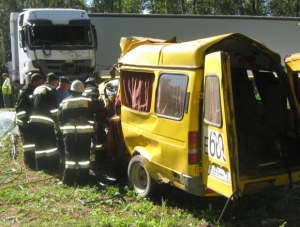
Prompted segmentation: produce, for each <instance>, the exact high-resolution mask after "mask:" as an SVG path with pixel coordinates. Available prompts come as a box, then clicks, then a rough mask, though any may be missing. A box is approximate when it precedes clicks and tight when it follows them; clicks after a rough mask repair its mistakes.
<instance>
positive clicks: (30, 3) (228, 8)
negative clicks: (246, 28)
mask: <svg viewBox="0 0 300 227" xmlns="http://www.w3.org/2000/svg"><path fill="white" fill-rule="evenodd" d="M299 1H300V0H9V1H7V0H0V18H1V23H0V73H1V74H2V73H3V72H7V63H8V62H9V61H11V49H10V33H9V18H10V13H11V12H21V11H22V10H23V9H25V8H78V9H85V10H87V11H88V12H90V13H151V14H187V15H188V14H199V15H249V16H278V17H280V16H282V17H299ZM2 83H3V79H2V78H0V85H2ZM1 106H2V96H1V99H0V107H1Z"/></svg>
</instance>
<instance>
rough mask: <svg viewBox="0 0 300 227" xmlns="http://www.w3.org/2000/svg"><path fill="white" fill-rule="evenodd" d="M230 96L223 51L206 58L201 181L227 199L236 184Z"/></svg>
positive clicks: (234, 144) (235, 151)
mask: <svg viewBox="0 0 300 227" xmlns="http://www.w3.org/2000/svg"><path fill="white" fill-rule="evenodd" d="M232 97H233V96H232V87H231V78H230V59H229V55H228V54H226V53H224V52H214V53H210V54H208V55H206V57H205V64H204V102H203V103H204V105H203V119H202V125H203V127H202V133H201V144H202V145H203V147H202V154H201V158H202V167H203V169H202V172H203V181H204V183H206V185H207V188H208V189H212V190H213V191H215V192H217V193H219V194H221V195H224V196H226V197H228V198H229V197H231V195H232V194H233V193H234V191H235V190H236V189H237V182H238V181H237V179H238V175H237V173H238V171H237V170H238V168H237V167H238V164H237V163H238V160H237V157H238V156H237V141H236V135H235V134H236V130H235V123H234V122H233V121H234V119H233V115H234V114H233V111H232V110H233V108H234V107H233V98H232Z"/></svg>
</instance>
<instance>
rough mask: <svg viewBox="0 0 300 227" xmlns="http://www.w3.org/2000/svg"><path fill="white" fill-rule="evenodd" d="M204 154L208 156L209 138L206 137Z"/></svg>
mask: <svg viewBox="0 0 300 227" xmlns="http://www.w3.org/2000/svg"><path fill="white" fill-rule="evenodd" d="M204 154H206V155H208V137H207V136H204Z"/></svg>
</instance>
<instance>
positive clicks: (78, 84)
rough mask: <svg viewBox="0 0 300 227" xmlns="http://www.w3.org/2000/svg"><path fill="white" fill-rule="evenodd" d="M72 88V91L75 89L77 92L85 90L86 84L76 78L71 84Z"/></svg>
mask: <svg viewBox="0 0 300 227" xmlns="http://www.w3.org/2000/svg"><path fill="white" fill-rule="evenodd" d="M70 90H71V91H75V92H83V90H84V84H83V83H82V82H81V81H80V80H75V81H73V83H72V84H71V88H70Z"/></svg>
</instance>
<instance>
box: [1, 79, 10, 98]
mask: <svg viewBox="0 0 300 227" xmlns="http://www.w3.org/2000/svg"><path fill="white" fill-rule="evenodd" d="M7 87H8V88H7ZM7 89H8V92H7V93H6V91H7ZM2 94H8V95H11V86H10V79H9V77H7V78H6V79H5V80H4V82H3V85H2Z"/></svg>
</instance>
